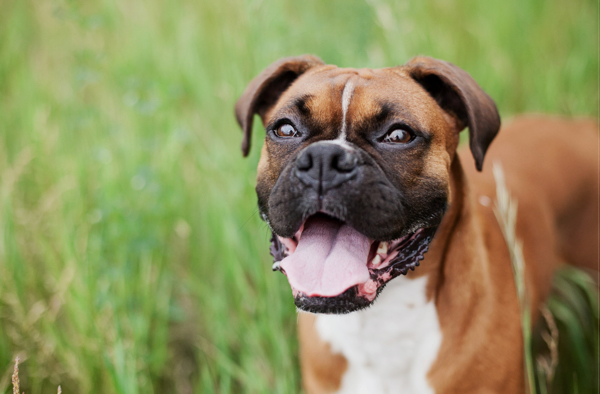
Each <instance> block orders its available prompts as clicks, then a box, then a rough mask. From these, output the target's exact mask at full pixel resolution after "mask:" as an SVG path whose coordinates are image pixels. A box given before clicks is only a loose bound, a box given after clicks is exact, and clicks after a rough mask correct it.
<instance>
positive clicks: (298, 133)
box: [236, 56, 499, 313]
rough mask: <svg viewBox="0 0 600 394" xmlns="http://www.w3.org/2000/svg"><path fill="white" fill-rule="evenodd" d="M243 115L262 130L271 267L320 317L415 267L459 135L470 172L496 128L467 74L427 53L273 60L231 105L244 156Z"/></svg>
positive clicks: (430, 232) (431, 230)
mask: <svg viewBox="0 0 600 394" xmlns="http://www.w3.org/2000/svg"><path fill="white" fill-rule="evenodd" d="M254 113H259V114H260V115H261V117H262V119H263V123H264V125H265V128H266V139H265V144H264V146H263V150H262V154H261V159H260V162H259V165H258V178H257V186H256V191H257V195H258V204H259V210H260V213H261V216H262V217H263V218H264V219H265V221H266V222H267V223H268V224H269V226H270V227H271V229H272V231H273V233H274V236H273V245H272V247H271V248H272V253H273V256H274V258H275V261H276V262H275V265H274V267H275V268H277V269H280V270H281V271H282V272H284V273H285V274H286V275H287V277H288V281H289V283H290V285H291V286H292V290H293V293H294V298H295V302H296V305H297V306H298V307H299V308H300V309H304V310H307V311H311V312H322V313H346V312H351V311H354V310H358V309H361V308H363V307H365V306H368V305H369V304H370V303H371V302H373V300H374V299H375V297H376V295H377V294H378V292H380V291H381V290H382V289H383V287H384V285H385V283H386V282H388V281H389V280H391V279H393V278H394V277H396V276H398V275H400V274H406V272H407V270H408V269H414V268H415V267H416V266H418V265H419V260H421V259H422V258H423V255H424V253H425V252H426V251H427V248H428V245H429V242H430V241H431V240H432V238H433V236H434V234H435V230H436V229H437V227H438V225H439V224H440V222H441V220H442V218H443V216H444V212H445V210H446V207H447V206H448V203H449V196H450V189H449V184H450V164H451V162H452V160H453V158H454V155H455V150H456V147H457V145H458V139H459V138H458V132H459V131H460V130H461V129H462V128H464V127H465V126H467V125H468V126H469V127H470V129H471V147H472V150H473V153H474V155H475V159H476V162H477V165H478V167H479V168H480V166H481V161H482V160H483V155H484V153H485V150H486V149H487V146H488V145H489V143H490V142H491V140H492V139H493V137H494V135H495V134H496V132H497V131H498V128H499V118H498V114H497V111H496V108H495V105H494V104H493V102H492V101H491V99H489V97H488V96H487V95H485V93H483V91H482V90H481V89H480V88H479V87H478V86H477V85H476V84H475V83H474V81H473V80H472V79H471V78H470V77H469V76H468V74H466V73H464V72H463V71H462V70H460V69H458V68H456V67H455V66H452V65H450V64H448V63H444V62H440V61H435V60H433V59H429V58H420V59H416V60H413V61H412V62H411V63H409V64H408V65H407V66H404V67H397V68H388V69H380V70H368V69H362V70H355V69H339V68H337V67H335V66H326V65H323V64H322V63H321V62H320V61H319V60H318V59H316V58H314V57H308V56H305V57H300V58H291V59H284V60H282V61H280V62H278V63H275V64H273V65H272V66H271V67H270V68H268V69H267V70H265V71H264V72H263V74H261V75H260V76H259V77H257V78H256V79H255V80H254V81H253V82H252V84H251V85H250V86H249V87H248V89H247V90H246V92H245V93H244V96H242V98H241V99H240V101H238V104H237V106H236V114H237V116H238V120H239V121H240V124H241V125H242V127H243V128H244V129H245V132H246V138H245V142H244V153H247V150H248V148H249V146H248V142H249V133H250V130H251V127H252V123H251V122H252V116H253V115H254ZM473 114H475V115H473Z"/></svg>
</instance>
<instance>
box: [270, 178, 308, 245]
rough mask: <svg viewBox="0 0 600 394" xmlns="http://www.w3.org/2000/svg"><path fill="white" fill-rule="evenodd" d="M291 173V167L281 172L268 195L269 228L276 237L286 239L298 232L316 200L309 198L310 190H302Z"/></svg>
mask: <svg viewBox="0 0 600 394" xmlns="http://www.w3.org/2000/svg"><path fill="white" fill-rule="evenodd" d="M291 171H292V170H291V166H287V167H286V168H285V169H284V170H283V172H282V174H281V175H280V176H279V178H278V179H277V182H276V183H275V185H274V186H273V187H272V188H270V190H269V195H268V216H269V222H270V224H271V228H272V229H273V230H274V231H275V233H276V234H277V235H279V236H282V237H286V238H290V237H292V236H293V235H294V233H295V232H296V231H297V230H298V228H299V227H300V225H301V224H302V220H303V219H304V218H305V217H304V216H305V214H311V213H314V212H313V211H315V210H316V206H315V204H314V202H315V201H316V200H317V199H316V198H313V197H314V196H311V193H310V190H308V191H305V190H304V188H303V187H302V185H301V184H300V182H299V180H298V178H296V177H294V176H291ZM313 200H314V201H313Z"/></svg>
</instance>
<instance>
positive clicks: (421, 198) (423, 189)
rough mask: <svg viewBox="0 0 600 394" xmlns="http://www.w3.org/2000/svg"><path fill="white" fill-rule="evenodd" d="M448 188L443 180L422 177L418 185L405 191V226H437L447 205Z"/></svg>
mask: <svg viewBox="0 0 600 394" xmlns="http://www.w3.org/2000/svg"><path fill="white" fill-rule="evenodd" d="M448 190H449V188H448V182H447V180H446V179H445V178H438V177H424V178H422V179H421V180H420V181H419V182H418V185H416V186H414V187H411V188H409V189H407V190H406V191H405V193H404V198H405V199H406V204H405V207H406V211H405V215H406V225H407V226H408V227H414V228H420V227H430V226H434V225H439V224H440V222H441V220H442V218H443V215H444V213H445V211H446V209H447V207H448V204H449V200H448V198H449V191H448Z"/></svg>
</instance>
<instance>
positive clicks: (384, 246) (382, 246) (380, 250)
mask: <svg viewBox="0 0 600 394" xmlns="http://www.w3.org/2000/svg"><path fill="white" fill-rule="evenodd" d="M387 252H388V243H387V242H380V243H379V246H378V247H377V254H387Z"/></svg>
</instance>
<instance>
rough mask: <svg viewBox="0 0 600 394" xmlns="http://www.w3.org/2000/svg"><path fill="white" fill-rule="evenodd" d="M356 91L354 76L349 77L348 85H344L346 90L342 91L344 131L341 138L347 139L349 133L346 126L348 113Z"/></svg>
mask: <svg viewBox="0 0 600 394" xmlns="http://www.w3.org/2000/svg"><path fill="white" fill-rule="evenodd" d="M353 93H354V81H353V77H350V78H349V79H348V82H346V85H345V86H344V91H343V92H342V132H341V133H340V136H339V137H338V139H339V140H342V141H345V140H346V135H347V133H348V130H347V127H346V114H347V113H348V107H349V106H350V99H351V98H352V94H353Z"/></svg>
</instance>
